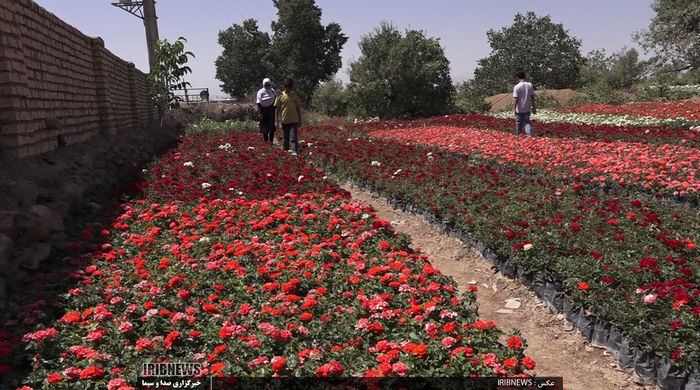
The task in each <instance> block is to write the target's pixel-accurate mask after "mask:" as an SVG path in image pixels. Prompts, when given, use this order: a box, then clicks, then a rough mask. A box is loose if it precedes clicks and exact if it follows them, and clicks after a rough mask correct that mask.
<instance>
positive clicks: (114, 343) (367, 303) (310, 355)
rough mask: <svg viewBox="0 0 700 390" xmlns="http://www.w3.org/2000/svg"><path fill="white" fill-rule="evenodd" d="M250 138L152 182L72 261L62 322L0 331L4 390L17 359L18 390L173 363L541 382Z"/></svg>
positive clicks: (164, 167) (334, 195) (110, 377)
mask: <svg viewBox="0 0 700 390" xmlns="http://www.w3.org/2000/svg"><path fill="white" fill-rule="evenodd" d="M258 138H259V136H258V135H257V134H244V133H237V134H229V135H220V134H200V135H193V136H188V137H185V138H183V139H182V144H181V146H180V147H179V148H177V149H176V150H173V151H172V152H171V153H169V154H168V155H166V156H165V157H163V158H161V159H159V160H158V161H156V162H155V163H154V164H153V165H152V166H149V167H146V168H145V169H146V174H147V180H146V181H145V182H144V183H142V184H141V187H142V188H144V197H143V198H141V199H139V200H136V201H131V202H128V203H125V204H124V205H123V206H122V208H121V211H120V212H119V214H118V215H117V216H116V219H115V220H114V221H113V223H112V224H111V226H105V227H96V226H91V229H86V230H85V231H84V232H83V237H82V239H83V242H74V243H71V248H73V249H75V250H76V254H75V257H71V258H67V259H66V262H70V263H72V264H73V265H74V266H76V267H79V268H77V269H75V270H72V271H70V272H69V273H68V275H65V276H69V277H72V278H74V280H75V282H74V287H73V288H72V289H70V290H69V291H66V294H65V296H64V297H63V298H62V299H61V300H60V301H58V302H51V306H52V307H53V308H54V310H56V308H62V309H64V310H65V312H64V313H63V314H61V315H60V316H59V319H58V320H55V321H52V322H48V323H46V321H41V318H42V317H43V316H44V314H42V313H44V311H46V310H47V307H46V302H33V303H30V304H28V305H26V306H25V307H24V309H25V313H26V315H23V316H21V317H22V318H14V319H11V320H9V321H4V322H3V323H1V324H0V327H1V329H2V330H1V331H0V352H2V353H0V368H1V370H0V384H3V383H4V384H12V383H13V381H14V380H16V379H17V374H15V372H14V371H13V369H15V368H17V367H16V366H17V365H19V364H21V362H14V363H13V362H12V357H13V356H17V351H19V350H20V349H24V348H26V349H28V351H30V353H31V354H32V355H33V360H32V371H31V373H30V374H29V376H28V378H27V381H26V383H25V384H24V386H23V387H21V389H23V390H27V389H39V388H46V389H51V388H57V389H58V388H60V389H67V388H74V389H104V388H107V389H108V390H131V389H133V388H134V383H135V381H136V378H137V376H138V375H139V374H140V372H141V367H142V366H141V365H142V363H153V362H167V361H169V362H199V363H201V364H202V365H203V367H205V368H204V370H203V371H202V373H201V375H206V376H239V377H240V376H287V375H292V376H320V377H329V376H330V377H333V376H337V377H352V376H357V375H360V376H426V377H430V376H460V377H461V376H470V375H473V376H504V375H521V376H523V375H525V374H524V372H525V371H526V370H527V369H532V368H534V367H535V362H534V361H533V360H532V359H531V358H529V357H527V356H525V355H524V349H525V347H526V342H525V341H524V340H523V339H522V338H520V337H519V335H518V333H517V331H516V332H513V333H511V334H509V335H507V336H506V337H505V343H504V344H501V343H499V338H500V337H502V336H503V333H502V332H501V331H500V330H498V329H497V328H496V324H494V323H492V322H485V321H481V320H479V319H478V316H477V314H476V309H475V305H474V303H475V294H474V291H475V290H476V289H475V288H474V287H472V288H470V290H469V291H466V292H465V294H464V295H462V296H461V297H460V296H459V295H458V290H457V288H456V286H455V284H454V281H453V280H452V279H451V278H449V277H446V276H444V275H442V274H441V273H440V271H439V270H436V269H435V268H433V267H432V265H431V264H430V261H429V259H428V257H427V256H426V255H423V254H421V253H420V252H419V251H418V250H414V249H412V248H411V246H410V239H409V238H408V237H406V236H399V235H398V234H396V233H395V232H394V231H393V228H392V227H391V226H390V223H389V222H388V221H384V220H381V219H378V218H377V217H376V215H375V213H374V212H373V210H372V209H371V208H369V207H367V206H365V205H363V204H361V203H358V202H355V201H353V200H351V199H350V197H349V196H348V194H347V193H346V192H345V191H343V190H342V189H340V188H339V186H338V185H337V184H335V183H334V182H332V181H331V180H328V179H327V178H326V177H325V174H324V173H323V172H321V171H318V170H315V169H313V168H311V167H310V166H309V165H308V164H307V163H305V162H304V160H303V159H300V158H298V157H296V156H292V155H290V154H287V153H283V152H281V151H279V149H277V148H273V147H271V146H269V145H266V144H263V143H262V141H260V140H258ZM95 230H97V231H95ZM30 319H31V321H30ZM29 326H33V329H32V330H31V331H29V332H26V333H25V332H23V331H24V330H25V329H26V328H27V327H29ZM19 333H23V334H22V335H21V336H19V337H21V342H17V341H18V340H17V337H18V334H19ZM5 351H9V352H7V353H5ZM17 386H18V387H19V384H17ZM7 387H8V388H9V386H7Z"/></svg>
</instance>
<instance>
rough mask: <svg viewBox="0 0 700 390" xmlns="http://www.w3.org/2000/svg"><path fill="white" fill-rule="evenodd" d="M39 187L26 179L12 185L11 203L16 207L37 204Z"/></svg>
mask: <svg viewBox="0 0 700 390" xmlns="http://www.w3.org/2000/svg"><path fill="white" fill-rule="evenodd" d="M38 197H39V187H37V186H36V185H35V184H34V183H32V182H29V181H27V180H24V179H20V180H17V181H16V182H14V183H12V184H11V185H10V201H11V202H12V204H13V205H14V206H21V207H30V206H33V205H35V204H36V199H37V198H38Z"/></svg>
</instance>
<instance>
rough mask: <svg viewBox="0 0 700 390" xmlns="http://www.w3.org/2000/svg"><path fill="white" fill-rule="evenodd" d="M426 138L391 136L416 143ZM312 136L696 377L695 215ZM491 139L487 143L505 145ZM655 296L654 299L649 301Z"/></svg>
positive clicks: (561, 182)
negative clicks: (556, 282)
mask: <svg viewBox="0 0 700 390" xmlns="http://www.w3.org/2000/svg"><path fill="white" fill-rule="evenodd" d="M426 130H430V128H421V129H416V128H414V129H408V130H406V129H397V130H395V131H396V132H400V133H404V132H405V133H410V134H412V139H420V137H423V136H424V135H426V134H429V132H428V131H426ZM459 131H461V132H464V131H465V129H459ZM472 131H473V132H476V130H472ZM487 133H488V132H482V134H483V136H484V137H486V136H493V137H496V136H497V135H498V134H499V133H495V132H490V133H488V134H487ZM449 134H450V133H449V132H447V133H445V132H443V133H441V136H442V137H450V135H449ZM492 134H495V135H492ZM462 138H464V137H462ZM513 138H514V137H509V139H513ZM305 139H307V140H308V141H309V142H311V143H312V145H314V147H313V148H312V150H311V154H310V157H311V158H313V159H314V161H316V162H317V164H319V166H320V167H323V168H324V169H326V170H327V171H329V172H333V173H335V174H337V175H339V176H340V177H343V178H350V179H352V180H355V181H358V182H360V183H364V184H367V185H370V186H372V187H374V188H376V189H378V190H380V191H382V192H383V193H385V194H386V195H387V196H390V197H394V198H396V199H398V200H399V201H400V202H401V201H403V202H408V203H410V204H412V205H415V206H416V207H417V208H418V210H422V211H424V212H428V213H430V214H434V215H436V216H438V217H439V218H440V219H441V220H442V221H444V222H445V223H446V224H448V225H451V226H456V227H459V228H460V229H462V230H464V231H467V232H468V233H469V234H470V235H471V236H472V237H474V238H475V239H478V240H479V241H481V242H482V243H483V244H484V245H485V246H486V247H487V248H489V249H491V250H492V251H494V252H496V253H497V254H501V255H503V256H506V257H509V258H511V259H512V261H513V262H514V263H515V264H517V265H519V266H520V267H522V268H523V269H524V272H528V271H531V272H535V273H537V275H538V278H539V279H540V280H547V279H549V280H551V278H552V277H553V276H555V277H556V279H558V280H560V281H562V282H563V288H565V289H567V290H568V291H569V294H570V295H571V299H572V301H573V302H574V303H575V304H577V305H581V306H583V307H585V308H587V309H588V310H590V311H592V313H593V314H594V315H596V316H598V317H599V318H602V319H604V320H606V321H608V322H611V323H613V324H614V325H616V326H618V327H620V328H622V329H623V330H624V331H625V334H626V336H628V337H629V338H630V339H631V340H632V341H633V342H635V343H636V344H635V345H636V346H637V347H639V348H641V349H644V350H653V351H656V352H657V353H659V354H661V355H662V356H665V357H668V358H671V359H673V360H674V362H675V363H676V364H678V365H680V366H681V367H683V368H684V369H686V370H692V369H694V368H695V369H697V368H698V362H700V348H699V347H698V345H697V343H693V342H690V341H689V340H695V339H698V338H700V302H699V301H698V296H699V295H700V287H699V286H700V284H699V283H700V258H698V255H697V245H696V243H697V242H698V241H700V236H698V229H700V218H699V217H698V215H697V213H696V212H695V211H694V210H691V209H683V208H677V207H673V206H669V205H665V204H663V203H661V202H659V201H658V200H656V199H655V198H654V197H653V196H646V195H640V197H639V198H630V197H628V194H627V193H625V192H616V190H615V189H613V190H611V191H610V193H607V194H606V193H603V192H602V191H600V186H598V185H596V186H594V185H592V184H590V183H586V182H582V181H581V179H582V178H581V177H571V178H569V179H555V178H554V177H553V176H551V175H547V174H543V175H537V174H535V175H533V176H523V175H520V174H518V173H516V172H514V171H511V170H508V169H503V170H498V169H494V168H492V167H490V166H488V165H475V164H468V163H467V159H466V156H464V155H459V154H454V153H450V152H448V151H445V150H440V149H434V148H427V147H422V146H420V145H416V144H414V143H406V142H405V141H401V142H398V141H392V140H383V139H373V138H369V137H364V136H354V135H353V134H352V133H350V132H345V131H341V130H339V129H335V130H334V129H331V128H315V129H312V130H310V131H309V133H308V134H307V135H305ZM406 139H411V137H408V136H406V138H404V140H406ZM494 139H495V138H493V139H487V140H486V141H484V142H488V140H491V141H492V142H491V144H492V145H498V143H497V142H496V141H494ZM535 141H536V139H529V140H527V139H523V140H522V142H523V144H517V145H515V144H511V145H512V150H514V151H517V152H520V151H524V152H527V150H536V148H534V147H531V146H530V147H529V149H526V144H524V143H525V142H535ZM445 142H450V140H449V139H448V140H447V141H445ZM452 142H456V141H455V140H454V139H453V140H452ZM475 142H476V141H475ZM514 153H515V152H514ZM470 162H471V161H470ZM650 294H651V295H653V296H654V297H655V298H654V301H653V302H651V301H649V300H648V299H647V300H646V301H645V297H647V296H648V295H650ZM675 321H680V322H675ZM671 324H673V325H671ZM662 336H663V337H662ZM678 350H680V351H681V352H680V353H676V351H678Z"/></svg>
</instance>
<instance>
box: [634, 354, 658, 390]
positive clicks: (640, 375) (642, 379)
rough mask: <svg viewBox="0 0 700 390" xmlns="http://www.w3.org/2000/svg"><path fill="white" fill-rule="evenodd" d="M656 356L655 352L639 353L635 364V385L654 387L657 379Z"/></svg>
mask: <svg viewBox="0 0 700 390" xmlns="http://www.w3.org/2000/svg"><path fill="white" fill-rule="evenodd" d="M656 364H657V363H656V355H655V354H654V353H653V352H646V351H645V352H642V351H637V353H636V362H635V364H634V383H636V384H638V385H642V386H649V385H652V384H653V382H654V379H655V378H656Z"/></svg>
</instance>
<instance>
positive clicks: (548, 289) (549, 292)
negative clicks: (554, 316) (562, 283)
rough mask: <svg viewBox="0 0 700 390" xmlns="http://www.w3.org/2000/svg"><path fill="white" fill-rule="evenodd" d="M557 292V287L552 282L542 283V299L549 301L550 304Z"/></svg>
mask: <svg viewBox="0 0 700 390" xmlns="http://www.w3.org/2000/svg"><path fill="white" fill-rule="evenodd" d="M556 293H557V288H556V286H555V285H554V283H552V282H546V283H545V284H544V291H543V293H542V295H543V298H542V300H543V301H545V302H547V303H549V304H550V305H551V304H552V302H553V301H554V294H556Z"/></svg>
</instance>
